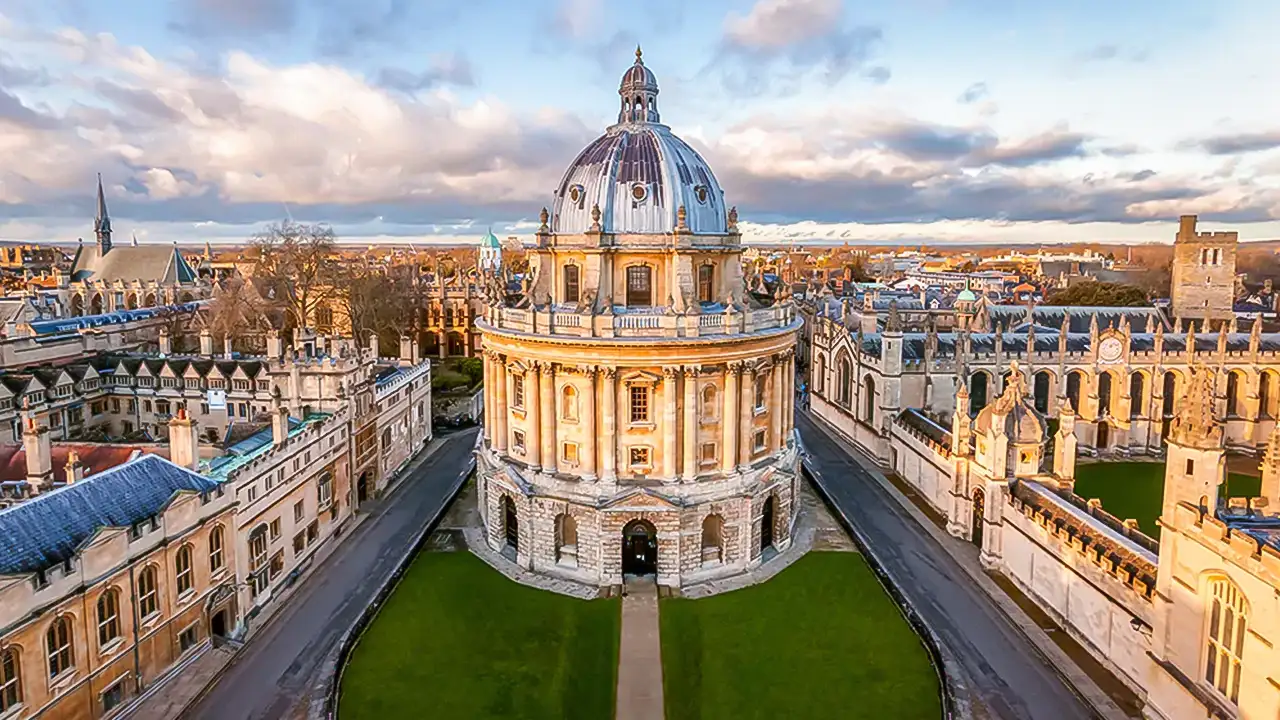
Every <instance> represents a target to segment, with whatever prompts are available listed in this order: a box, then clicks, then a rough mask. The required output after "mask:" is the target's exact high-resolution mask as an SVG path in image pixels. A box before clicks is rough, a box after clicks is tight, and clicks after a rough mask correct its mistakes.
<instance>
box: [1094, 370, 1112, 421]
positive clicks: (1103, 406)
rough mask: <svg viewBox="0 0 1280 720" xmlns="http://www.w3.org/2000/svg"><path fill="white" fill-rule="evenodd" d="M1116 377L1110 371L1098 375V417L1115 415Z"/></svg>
mask: <svg viewBox="0 0 1280 720" xmlns="http://www.w3.org/2000/svg"><path fill="white" fill-rule="evenodd" d="M1115 385H1116V383H1115V375H1113V374H1112V373H1111V371H1110V370H1103V371H1101V372H1099V373H1098V417H1100V418H1102V417H1108V416H1110V415H1114V414H1115V413H1114V412H1112V403H1113V402H1115V395H1116V394H1115V392H1114V391H1115Z"/></svg>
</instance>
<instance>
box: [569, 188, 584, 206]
mask: <svg viewBox="0 0 1280 720" xmlns="http://www.w3.org/2000/svg"><path fill="white" fill-rule="evenodd" d="M586 196H587V194H586V192H585V191H584V190H583V188H582V186H581V185H574V186H572V187H570V188H569V202H571V203H573V204H574V205H576V206H577V207H578V209H579V210H581V209H582V205H583V202H585V200H586Z"/></svg>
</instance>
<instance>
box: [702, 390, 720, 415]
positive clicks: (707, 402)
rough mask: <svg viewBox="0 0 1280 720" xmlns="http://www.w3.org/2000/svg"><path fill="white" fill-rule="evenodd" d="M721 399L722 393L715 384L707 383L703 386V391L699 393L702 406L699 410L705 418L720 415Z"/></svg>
mask: <svg viewBox="0 0 1280 720" xmlns="http://www.w3.org/2000/svg"><path fill="white" fill-rule="evenodd" d="M719 399H720V393H719V392H718V391H717V390H716V386H715V385H713V384H711V383H707V384H706V385H703V386H702V392H701V394H700V395H699V402H700V403H701V406H700V407H699V409H698V410H699V415H701V417H702V419H703V420H714V419H716V417H717V416H719V414H720V412H719V408H720V403H719Z"/></svg>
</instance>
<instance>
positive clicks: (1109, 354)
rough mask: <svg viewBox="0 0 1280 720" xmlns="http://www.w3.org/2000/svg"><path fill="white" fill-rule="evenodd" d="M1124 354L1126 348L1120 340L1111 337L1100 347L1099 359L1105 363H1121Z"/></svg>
mask: <svg viewBox="0 0 1280 720" xmlns="http://www.w3.org/2000/svg"><path fill="white" fill-rule="evenodd" d="M1123 354H1124V347H1123V346H1121V344H1120V339H1119V338H1113V337H1109V338H1107V339H1105V340H1103V341H1102V342H1101V343H1100V344H1099V345H1098V359H1099V360H1101V361H1102V362H1105V363H1113V362H1119V360H1120V356H1121V355H1123Z"/></svg>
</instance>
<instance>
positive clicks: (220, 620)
mask: <svg viewBox="0 0 1280 720" xmlns="http://www.w3.org/2000/svg"><path fill="white" fill-rule="evenodd" d="M209 634H210V635H212V636H213V637H215V638H225V637H226V636H227V611H226V610H219V611H218V612H216V613H214V615H213V619H212V620H210V621H209Z"/></svg>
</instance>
